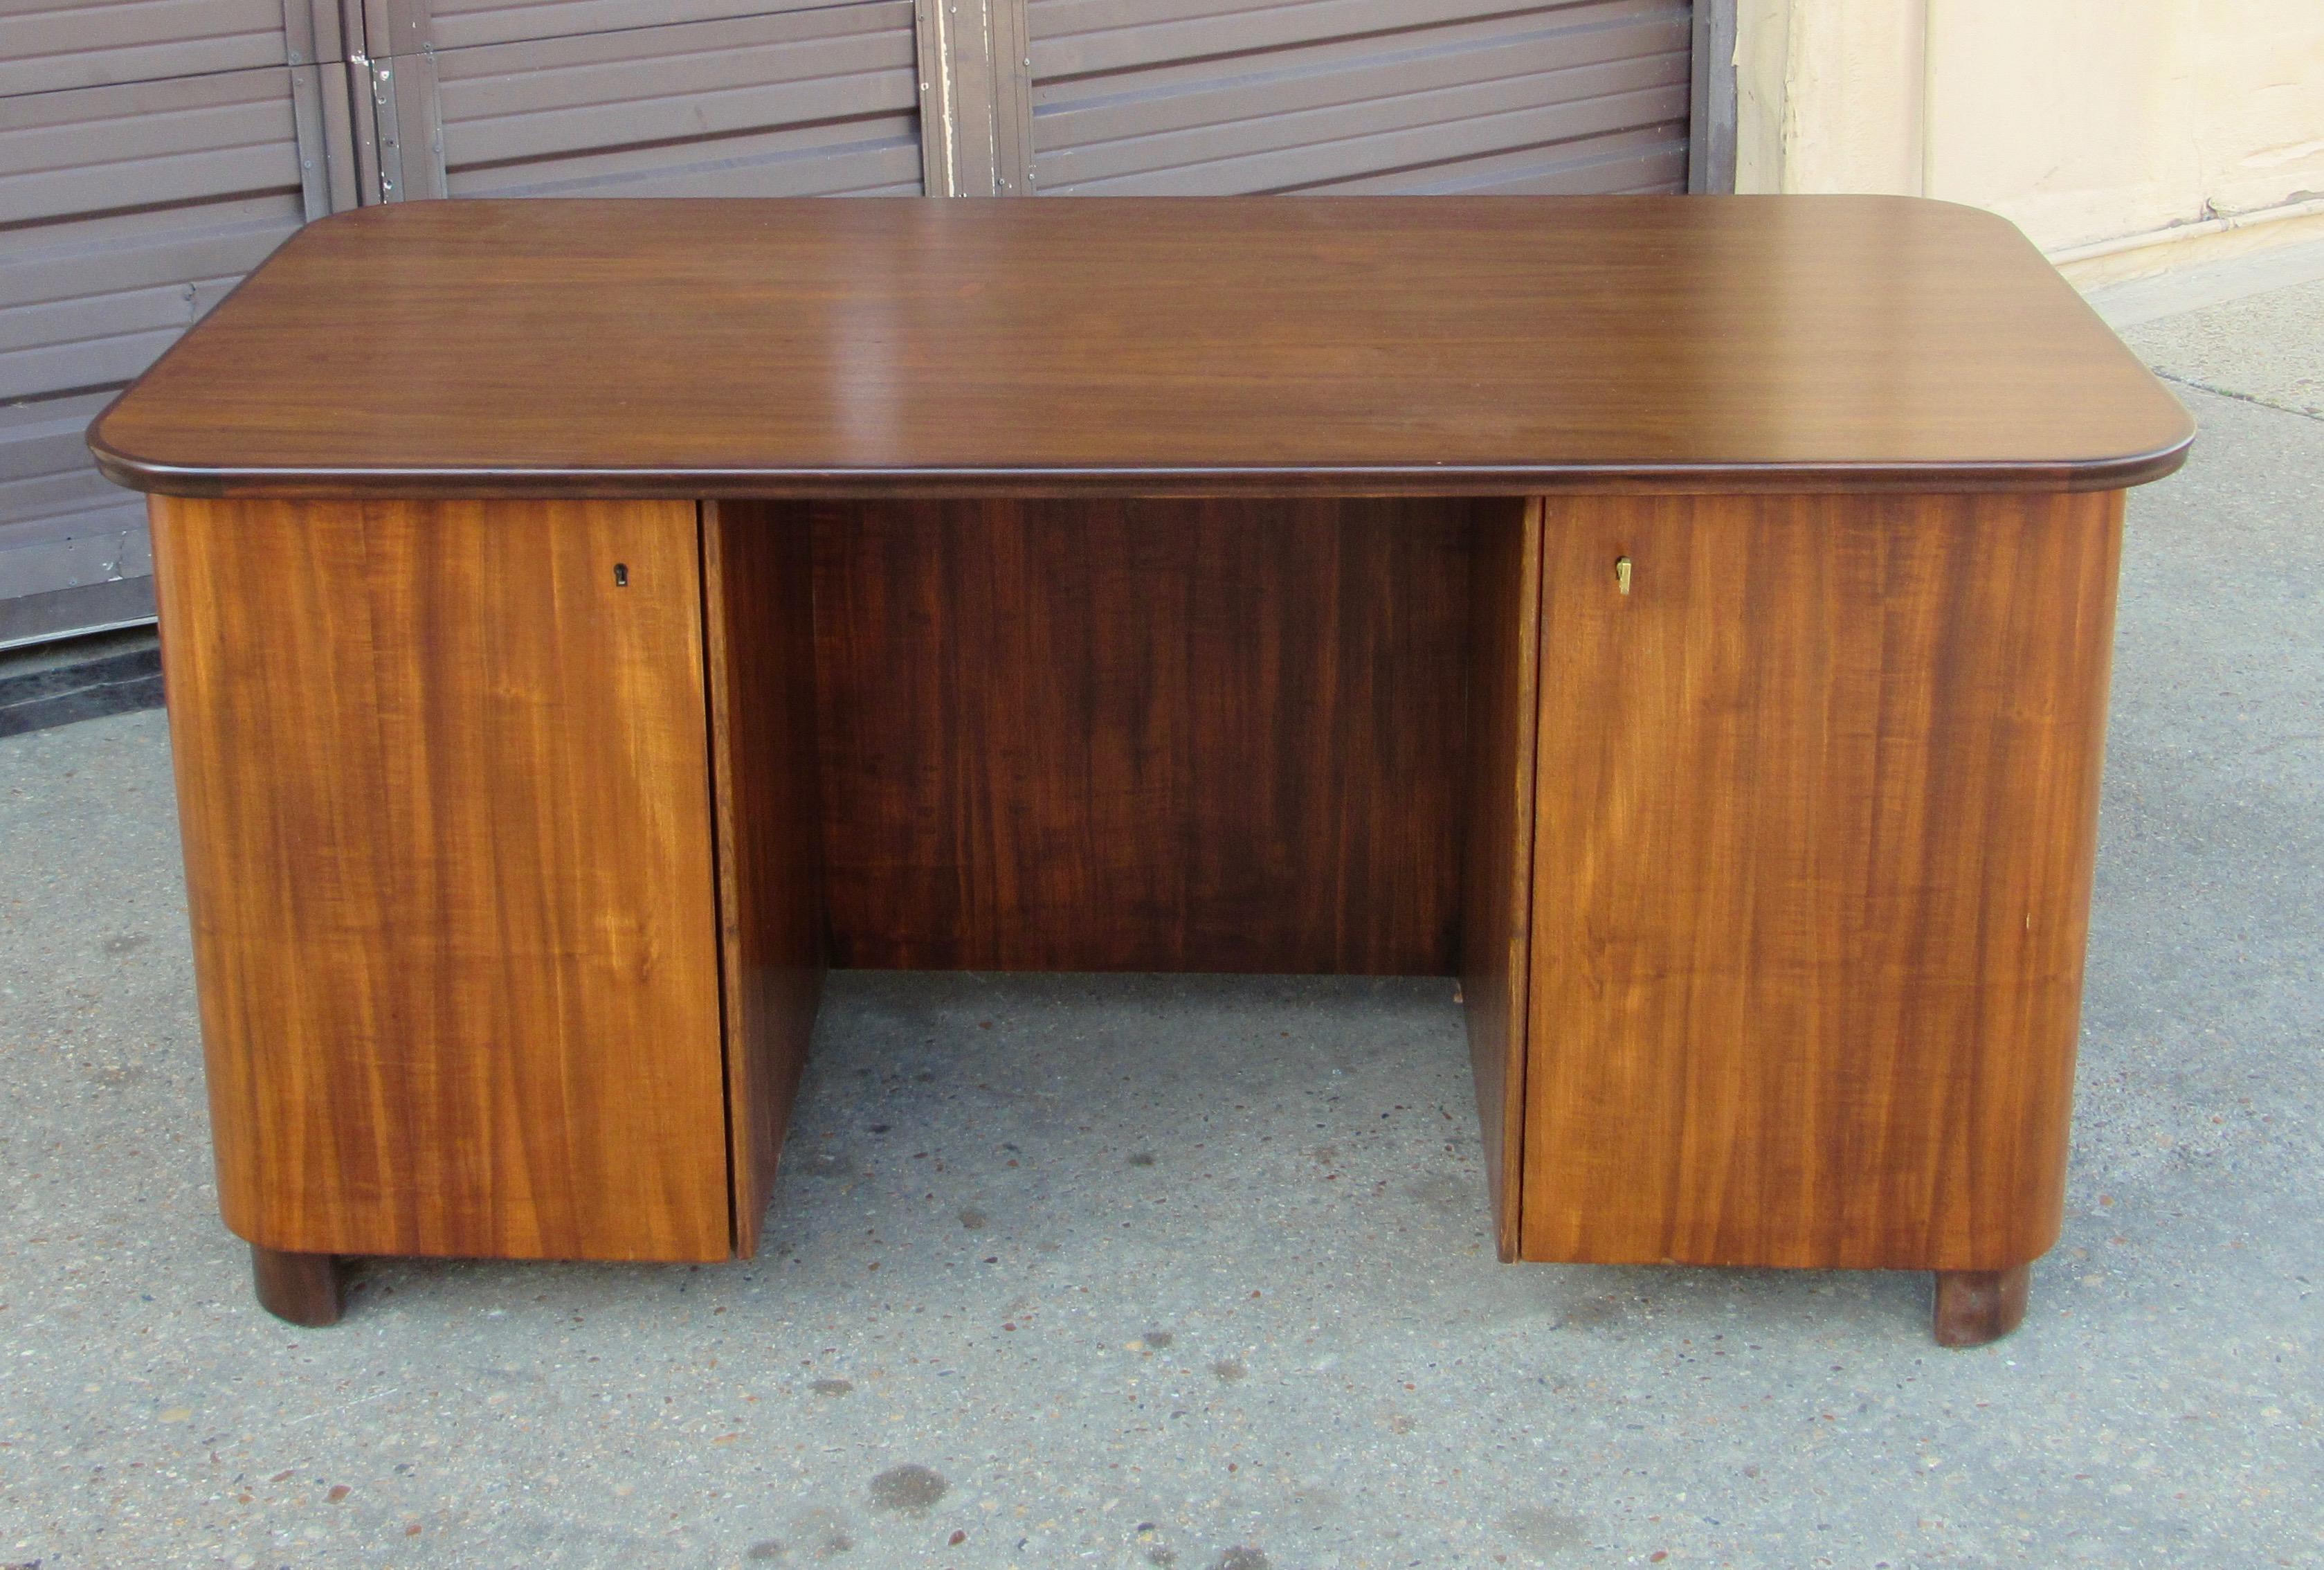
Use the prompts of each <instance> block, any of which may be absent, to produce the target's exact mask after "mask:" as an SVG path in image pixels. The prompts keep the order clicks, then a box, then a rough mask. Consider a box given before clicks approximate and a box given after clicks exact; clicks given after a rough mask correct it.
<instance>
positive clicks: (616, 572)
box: [613, 561, 630, 588]
mask: <svg viewBox="0 0 2324 1570" xmlns="http://www.w3.org/2000/svg"><path fill="white" fill-rule="evenodd" d="M613 586H614V587H615V588H627V587H629V586H630V564H629V563H628V562H626V561H617V562H615V563H613Z"/></svg>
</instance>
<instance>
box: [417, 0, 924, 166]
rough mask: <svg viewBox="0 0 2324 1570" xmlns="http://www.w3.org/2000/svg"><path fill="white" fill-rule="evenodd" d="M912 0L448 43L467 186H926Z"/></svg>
mask: <svg viewBox="0 0 2324 1570" xmlns="http://www.w3.org/2000/svg"><path fill="white" fill-rule="evenodd" d="M914 66H915V56H914V52H913V33H912V7H911V5H910V0H864V3H858V4H853V5H837V6H828V7H825V8H822V9H817V10H812V11H792V12H783V13H778V14H772V15H764V16H753V17H746V18H742V19H740V20H734V21H723V22H710V23H684V24H679V25H676V26H669V27H658V28H649V29H642V30H640V31H637V32H623V33H615V34H607V35H603V36H595V37H580V38H565V39H555V40H550V41H548V42H539V43H525V44H505V45H491V46H486V47H483V48H476V49H464V50H448V51H438V52H437V54H436V56H435V68H436V78H437V84H438V95H439V97H438V102H439V104H440V109H441V123H442V138H443V150H444V161H445V184H446V189H447V191H448V192H449V194H451V195H453V196H485V195H522V194H550V193H560V192H576V193H577V192H586V193H588V194H593V195H665V194H678V193H680V192H683V193H686V194H701V195H708V194H737V195H745V194H747V195H760V196H790V195H821V194H832V193H838V192H844V191H858V190H874V189H886V190H895V191H911V190H916V189H918V163H919V144H918V79H917V78H916V76H915V72H914Z"/></svg>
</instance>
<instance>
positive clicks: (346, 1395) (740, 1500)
mask: <svg viewBox="0 0 2324 1570" xmlns="http://www.w3.org/2000/svg"><path fill="white" fill-rule="evenodd" d="M2285 292H2286V293H2287V294H2289V293H2291V292H2292V291H2285ZM2310 298H2312V297H2310ZM2284 303H2285V302H2284V301H2282V300H2260V301H2256V302H2239V304H2238V305H2236V306H2233V307H2222V308H2218V309H2217V310H2215V311H2207V312H2199V313H2195V315H2194V316H2193V317H2190V318H2181V319H2175V320H2172V321H2166V322H2161V323H2154V324H2150V325H2149V326H2148V327H2146V328H2141V329H2138V331H2137V332H2136V333H2135V335H2134V337H2135V340H2136V341H2137V342H2138V343H2139V344H2140V345H2141V346H2142V347H2143V348H2144V350H2145V352H2147V353H2149V354H2150V355H2151V356H2153V357H2154V358H2155V359H2156V360H2157V361H2158V362H2159V363H2161V364H2162V365H2163V368H2164V369H2165V371H2166V372H2167V373H2170V374H2172V375H2174V376H2175V377H2177V378H2178V379H2179V381H2178V391H2179V392H2181V395H2182V396H2183V397H2184V398H2185V399H2186V400H2187V402H2189V404H2190V407H2192V408H2193V409H2194V411H2195V412H2196V415H2197V417H2198V419H2199V420H2200V422H2201V424H2202V426H2203V432H2204V434H2203V437H2202V439H2201V441H2200V444H2199V447H2198V448H2197V450H2196V456H2195V458H2194V460H2193V462H2192V463H2191V464H2190V466H2188V468H2187V469H2186V470H2185V471H2184V472H2183V473H2181V475H2180V476H2177V477H2175V478H2173V479H2172V480H2170V481H2168V482H2166V483H2164V484H2163V485H2157V486H2154V487H2152V488H2150V489H2147V490H2144V491H2142V492H2140V493H2138V494H2136V495H2135V498H2134V500H2133V503H2132V514H2131V519H2132V522H2131V531H2130V541H2129V548H2128V552H2127V556H2126V563H2125V568H2124V571H2125V581H2124V588H2123V597H2122V606H2121V616H2120V633H2119V643H2118V651H2117V655H2116V677H2115V707H2114V720H2113V728H2112V737H2111V743H2110V753H2109V761H2108V772H2107V795H2106V807H2105V815H2104V820H2103V843H2102V849H2101V854H2100V861H2099V866H2098V898H2097V907H2096V916H2095V921H2094V930H2093V934H2092V939H2091V947H2090V965H2089V994H2088V1004H2087V1010H2086V1022H2085V1029H2084V1035H2083V1056H2082V1066H2081V1076H2080V1112H2079V1115H2078V1121H2077V1124H2076V1137H2075V1141H2074V1150H2073V1162H2072V1176H2071V1179H2070V1190H2069V1196H2068V1217H2067V1223H2066V1232H2065V1237H2064V1240H2063V1242H2061V1244H2060V1245H2059V1247H2058V1248H2057V1250H2056V1251H2054V1252H2052V1254H2051V1255H2050V1256H2049V1257H2048V1258H2047V1259H2045V1260H2043V1261H2042V1262H2041V1264H2040V1265H2038V1266H2037V1267H2036V1269H2035V1272H2034V1288H2033V1292H2034V1297H2033V1313H2032V1315H2031V1316H2030V1317H2029V1319H2028V1321H2027V1323H2026V1325H2025V1327H2024V1330H2023V1331H2021V1332H2020V1333H2019V1334H2018V1335H2016V1336H2015V1337H2013V1338H2011V1339H2009V1340H2007V1341H2005V1342H2003V1343H2001V1344H1997V1345H1996V1346H1993V1347H1990V1348H1987V1349H1983V1350H1979V1351H1975V1352H1967V1353H1947V1352H1944V1351H1941V1350H1940V1349H1939V1348H1937V1347H1935V1346H1934V1345H1932V1344H1931V1343H1930V1341H1929V1339H1928V1332H1927V1325H1926V1314H1927V1307H1928V1284H1927V1281H1926V1279H1925V1278H1923V1277H1918V1276H1905V1275H1886V1274H1863V1275H1855V1274H1839V1273H1821V1272H1809V1273H1784V1272H1760V1271H1713V1270H1615V1269H1591V1268H1572V1267H1569V1268H1558V1267H1547V1266H1530V1267H1505V1266H1501V1265H1499V1264H1497V1263H1495V1262H1494V1261H1493V1260H1492V1258H1491V1255H1490V1251H1489V1247H1488V1245H1487V1241H1486V1240H1487V1217H1486V1214H1485V1209H1484V1202H1483V1197H1482V1191H1481V1184H1480V1169H1479V1168H1480V1162H1479V1155H1478V1149H1477V1136H1476V1129H1475V1118H1474V1114H1473V1112H1472V1111H1471V1099H1470V1091H1469V1087H1468V1083H1467V1078H1468V1069H1467V1065H1466V1061H1465V1057H1464V1051H1463V1048H1462V1042H1461V1034H1460V1021H1459V1018H1458V1015H1457V1013H1456V1011H1455V1009H1454V1006H1453V1002H1452V994H1451V988H1450V985H1449V984H1446V983H1442V982H1426V983H1422V982H1413V983H1393V984H1379V983H1371V982H1364V981H1350V980H1326V981H1274V980H1257V981H1251V980H1234V981H1227V980H1215V979H1208V978H1151V977H1130V978H1091V977H1062V978H1059V977H1048V978H1038V977H999V976H985V975H969V976H894V975H884V976H882V975H868V974H851V975H843V976H837V977H835V978H834V985H833V987H832V992H831V997H830V1001H829V1002H828V1003H827V1005H826V1008H825V1017H824V1022H823V1025H822V1028H821V1030H820V1033H819V1035H818V1038H817V1042H816V1058H815V1062H814V1065H813V1067H812V1068H811V1070H810V1073H809V1079H808V1085H807V1092H806V1094H805V1097H804V1100H803V1102H802V1104H801V1106H800V1108H799V1111H798V1119H797V1122H796V1124H795V1131H794V1134H793V1140H794V1141H795V1142H794V1144H793V1145H792V1147H791V1154H790V1157H789V1159H788V1161H787V1163H786V1167H785V1171H784V1174H783V1177H782V1178H781V1181H780V1183H779V1187H778V1192H777V1194H776V1196H775V1201H774V1205H773V1209H772V1212H771V1215H770V1243H769V1247H768V1249H767V1251H766V1252H765V1254H764V1255H763V1256H762V1257H761V1259H760V1260H759V1261H755V1262H752V1263H749V1264H741V1265H734V1266H731V1267H724V1268H703V1269H685V1268H670V1269H662V1268H608V1267H587V1266H515V1265H496V1264H474V1263H426V1262H409V1261H404V1262H376V1263H373V1264H371V1265H368V1266H367V1267H365V1268H364V1275H363V1278H362V1279H361V1283H360V1285H359V1287H358V1288H357V1290H356V1292H355V1297H354V1299H353V1304H352V1307H351V1311H350V1313H349V1316H348V1317H347V1319H346V1322H345V1324H343V1325H341V1326H339V1327H338V1328H337V1329H335V1330H331V1331H325V1332H308V1331H300V1330H296V1329H293V1328H291V1327H290V1326H288V1325H281V1324H279V1323H277V1322H275V1321H273V1320H272V1319H270V1318H268V1317H267V1316H265V1315H263V1313H261V1312H260V1311H259V1310H258V1309H257V1308H256V1307H255V1306H254V1304H253V1303H252V1301H251V1297H250V1291H249V1286H248V1280H247V1273H246V1265H245V1256H244V1251H243V1250H242V1248H241V1247H240V1245H238V1244H237V1243H236V1242H235V1241H234V1240H233V1239H232V1238H230V1237H229V1236H228V1235H227V1234H226V1232H225V1231H224V1229H223V1228H222V1227H221V1226H220V1224H219V1223H218V1221H217V1214H216V1208H215V1196H214V1193H213V1190H212V1187H211V1182H210V1172H209V1164H208V1150H207V1143H206V1138H207V1133H206V1126H205V1121H204V1113H203V1106H202V1098H201V1080H200V1069H199V1053H198V1039H197V1034H196V1022H195V1014H194V1002H193V991H192V984H191V979H190V975H189V964H188V950H187V938H186V931H185V913H184V906H183V892H182V888H181V885H180V878H179V873H178V864H177V847H176V840H175V835H174V828H173V820H172V814H171V796H170V775H169V757H168V743H167V736H166V734H165V731H164V728H163V725H162V723H161V716H159V715H158V714H154V713H142V714H133V715H124V716H115V717H111V718H106V719H97V720H90V721H86V722H83V723H79V724H76V725H67V726H64V727H61V728H58V729H53V730H47V731H42V732H39V733H35V734H28V735H22V736H16V737H13V738H8V739H6V740H5V741H0V1097H5V1119H0V1565H34V1564H37V1565H40V1566H42V1570H67V1567H78V1566H85V1565H240V1566H257V1565H301V1566H303V1565H330V1566H337V1565H349V1566H354V1565H365V1566H368V1565H447V1566H460V1565H493V1566H498V1565H622V1566H658V1565H751V1564H761V1563H766V1564H776V1565H817V1564H829V1565H837V1566H843V1567H844V1566H847V1565H856V1566H882V1565H956V1566H962V1567H969V1566H982V1565H1109V1566H1113V1565H1119V1566H1132V1567H1145V1566H1173V1565H1175V1566H1178V1567H1179V1570H1258V1567H1259V1566H1273V1567H1275V1570H1303V1567H1310V1566H1313V1567H1318V1570H1321V1567H1328V1566H1345V1567H1356V1566H1382V1567H1385V1566H1407V1565H1426V1566H1445V1565H1601V1564H1602V1565H1613V1564H1631V1563H1637V1564H1667V1565H1673V1566H1683V1565H1771V1566H1793V1565H1861V1566H1867V1567H1877V1566H1883V1565H1886V1566H1892V1567H1900V1570H1901V1567H1902V1566H1905V1565H2164V1564H2170V1565H2181V1564H2184V1565H2318V1564H2324V1373H2319V1361H2318V1360H2319V1352H2320V1351H2324V1345H2319V1343H2324V1299H2319V1284H2320V1283H2324V1274H2320V1273H2324V1219H2319V1208H2324V1207H2319V1197H2318V1196H2319V1178H2324V1149H2319V1122H2318V1116H2317V1102H2318V1094H2317V1089H2316V1086H2317V1083H2318V1077H2319V1047H2324V910H2319V903H2320V901H2319V890H2324V876H2320V875H2319V874H2324V598H2319V592H2320V591H2324V527H2319V526H2324V420H2318V419H2317V418H2314V417H2313V404H2314V402H2315V400H2314V397H2313V394H2312V392H2310V391H2302V389H2303V388H2307V389H2312V388H2313V387H2314V386H2315V385H2316V384H2317V381H2316V372H2317V367H2318V365H2319V362H2324V312H2319V311H2317V310H2315V309H2309V308H2308V307H2307V306H2304V305H2303V306H2300V308H2299V309H2292V310H2288V311H2280V310H2278V309H2277V308H2278V307H2279V306H2282V305H2283V304H2284ZM2294 303H2297V302H2294ZM2303 355H2304V356H2305V360H2304V362H2303V361H2302V360H2301V357H2300V356H2303ZM2303 366H2304V368H2303ZM2303 376H2304V377H2306V378H2307V380H2306V381H2304V382H2303V381H2302V380H2301V378H2302V377H2303ZM2210 387H2216V388H2218V389H2220V390H2221V391H2220V392H2211V391H2208V390H2206V389H2207V388H2210ZM2302 410H2307V411H2308V412H2302Z"/></svg>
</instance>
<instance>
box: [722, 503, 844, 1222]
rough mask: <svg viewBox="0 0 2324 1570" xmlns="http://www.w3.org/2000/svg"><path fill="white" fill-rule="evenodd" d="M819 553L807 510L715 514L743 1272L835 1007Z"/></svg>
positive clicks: (729, 1066)
mask: <svg viewBox="0 0 2324 1570" xmlns="http://www.w3.org/2000/svg"><path fill="white" fill-rule="evenodd" d="M813 542H814V533H813V529H812V526H811V521H810V520H809V518H808V516H807V509H806V508H804V507H802V506H799V505H798V504H796V503H791V504H784V503H750V502H712V503H705V506H704V508H703V515H702V558H703V591H704V592H703V603H704V606H705V614H706V620H707V635H708V641H709V664H710V734H711V751H712V757H713V760H714V763H715V794H716V799H717V812H718V890H719V898H718V914H719V933H720V941H721V943H722V945H723V947H724V984H725V1004H726V1083H727V1094H728V1096H729V1106H730V1108H731V1112H730V1116H729V1124H730V1127H729V1135H730V1139H731V1141H732V1144H733V1168H734V1251H735V1252H736V1253H738V1254H740V1255H741V1256H742V1257H743V1258H744V1259H749V1258H751V1257H752V1255H753V1254H755V1253H756V1252H757V1251H758V1245H759V1228H760V1222H761V1218H762V1217H763V1216H764V1215H765V1214H766V1209H767V1199H768V1196H770V1194H771V1193H772V1192H773V1189H774V1182H775V1164H776V1161H777V1159H779V1156H780V1155H781V1153H782V1145H783V1131H784V1129H785V1128H786V1127H787V1126H788V1123H789V1122H790V1111H791V1103H792V1100H793V1098H794V1097H795V1096H796V1095H797V1094H798V1082H799V1074H800V1071H801V1070H802V1069H803V1068H805V1067H806V1066H807V1042H808V1039H809V1038H810V1037H812V1036H813V1034H814V1033H815V1014H816V1002H817V1000H818V999H819V998H820V997H821V995H822V991H823V949H824V911H823V837H822V836H823V821H822V815H821V811H820V802H819V793H818V787H817V778H818V770H817V768H816V721H815V599H814V574H815V552H814V549H813Z"/></svg>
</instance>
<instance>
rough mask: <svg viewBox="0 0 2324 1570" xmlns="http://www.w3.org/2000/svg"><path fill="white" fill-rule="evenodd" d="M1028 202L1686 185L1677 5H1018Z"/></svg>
mask: <svg viewBox="0 0 2324 1570" xmlns="http://www.w3.org/2000/svg"><path fill="white" fill-rule="evenodd" d="M1026 14H1027V20H1028V27H1029V31H1030V32H1031V36H1032V48H1031V59H1032V64H1031V68H1030V70H1031V78H1032V80H1031V97H1032V143H1033V146H1032V153H1033V173H1032V185H1033V189H1035V190H1036V191H1037V192H1039V193H1041V194H1044V195H1068V196H1081V195H1193V194H1215V193H1225V192H1244V191H1336V192H1352V191H1393V192H1400V193H1408V194H1425V193H1435V192H1480V193H1482V192H1575V191H1663V190H1669V191H1675V190H1683V189H1686V180H1687V120H1688V106H1689V73H1690V69H1691V63H1692V51H1691V47H1690V45H1691V41H1692V29H1693V24H1694V23H1693V14H1692V5H1689V4H1688V3H1687V0H1594V3H1583V4H1565V5H1527V6H1524V7H1522V8H1518V9H1514V10H1513V9H1511V8H1510V7H1508V6H1507V5H1493V4H1490V3H1489V0H1308V3H1306V4H1294V5H1256V4H1252V3H1251V0H1029V3H1028V5H1027V13H1026Z"/></svg>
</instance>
